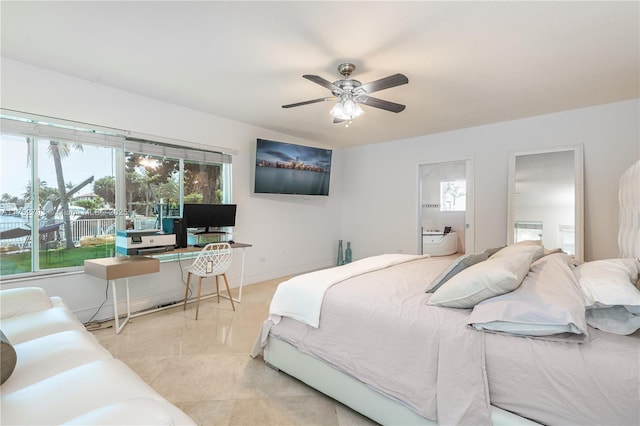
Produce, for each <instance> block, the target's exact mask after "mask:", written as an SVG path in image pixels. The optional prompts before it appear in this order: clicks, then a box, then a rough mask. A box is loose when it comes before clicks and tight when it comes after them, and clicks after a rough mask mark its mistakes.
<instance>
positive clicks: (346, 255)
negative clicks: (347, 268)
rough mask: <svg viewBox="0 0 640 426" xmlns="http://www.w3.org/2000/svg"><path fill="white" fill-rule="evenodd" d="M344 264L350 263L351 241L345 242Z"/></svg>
mask: <svg viewBox="0 0 640 426" xmlns="http://www.w3.org/2000/svg"><path fill="white" fill-rule="evenodd" d="M344 263H351V241H347V250H346V251H345V252H344Z"/></svg>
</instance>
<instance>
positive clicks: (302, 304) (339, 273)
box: [269, 254, 429, 328]
mask: <svg viewBox="0 0 640 426" xmlns="http://www.w3.org/2000/svg"><path fill="white" fill-rule="evenodd" d="M426 257H429V255H428V254H427V255H411V254H382V255H379V256H372V257H368V258H365V259H362V260H358V261H355V262H353V263H349V264H347V265H342V266H336V267H335V268H329V269H323V270H320V271H315V272H310V273H308V274H304V275H299V276H297V277H294V278H291V279H290V280H288V281H285V282H283V283H281V284H280V285H279V286H278V288H277V289H276V292H275V294H274V295H273V299H272V300H271V306H270V307H269V315H270V317H269V319H271V321H272V322H273V323H274V324H278V323H279V322H280V320H281V319H282V317H288V318H292V319H295V320H298V321H300V322H303V323H305V324H308V325H310V326H312V327H315V328H318V325H319V324H320V308H321V307H322V299H323V298H324V294H325V293H326V291H327V290H328V289H329V288H330V287H331V286H333V285H335V284H337V283H339V282H342V281H344V280H347V279H349V278H353V277H356V276H358V275H362V274H366V273H367V272H373V271H378V270H380V269H385V268H388V267H390V266H393V265H398V264H400V263H404V262H409V261H412V260H416V259H423V258H426Z"/></svg>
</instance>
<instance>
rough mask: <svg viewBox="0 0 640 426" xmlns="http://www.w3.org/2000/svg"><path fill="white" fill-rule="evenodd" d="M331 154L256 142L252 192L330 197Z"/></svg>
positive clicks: (320, 150) (308, 148)
mask: <svg viewBox="0 0 640 426" xmlns="http://www.w3.org/2000/svg"><path fill="white" fill-rule="evenodd" d="M331 154H332V151H331V150H330V149H326V148H314V147H311V146H303V145H295V144H291V143H285V142H276V141H270V140H266V139H258V140H257V142H256V169H255V182H254V183H255V185H254V192H255V193H258V194H297V195H329V176H330V174H331Z"/></svg>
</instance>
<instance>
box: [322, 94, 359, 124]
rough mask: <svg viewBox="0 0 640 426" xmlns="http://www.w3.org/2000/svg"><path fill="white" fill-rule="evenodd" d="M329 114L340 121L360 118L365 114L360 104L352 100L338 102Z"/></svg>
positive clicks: (345, 99) (342, 99)
mask: <svg viewBox="0 0 640 426" xmlns="http://www.w3.org/2000/svg"><path fill="white" fill-rule="evenodd" d="M329 113H330V114H331V115H332V116H333V117H335V118H337V119H340V120H352V119H354V118H358V117H360V116H361V115H362V114H364V110H363V109H362V107H361V106H360V105H359V104H358V102H356V101H354V100H353V99H351V98H341V99H339V100H338V102H336V104H335V105H334V106H333V108H331V111H329Z"/></svg>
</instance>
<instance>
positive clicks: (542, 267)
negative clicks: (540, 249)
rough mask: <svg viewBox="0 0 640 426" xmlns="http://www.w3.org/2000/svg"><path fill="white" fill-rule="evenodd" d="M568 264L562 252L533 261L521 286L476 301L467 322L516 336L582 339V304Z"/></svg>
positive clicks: (583, 315)
mask: <svg viewBox="0 0 640 426" xmlns="http://www.w3.org/2000/svg"><path fill="white" fill-rule="evenodd" d="M571 263H572V260H571V258H570V257H569V256H568V255H566V254H564V253H559V254H551V255H548V256H545V257H543V258H542V259H540V260H538V261H536V262H534V263H532V264H531V269H530V271H529V273H528V274H527V276H526V277H525V278H524V280H523V282H522V285H521V286H520V287H518V288H517V289H516V290H514V291H512V292H511V293H507V294H503V295H501V296H497V297H493V298H491V299H487V300H485V301H483V302H480V303H478V304H477V305H476V306H475V307H474V308H473V312H471V315H469V318H468V321H467V323H468V324H471V325H472V326H473V327H474V328H476V329H478V330H490V331H497V332H502V333H508V334H514V335H517V336H535V337H540V336H556V337H554V338H553V339H552V340H558V338H559V337H558V336H557V335H561V334H564V333H571V334H572V335H573V336H572V337H571V338H569V339H568V340H572V339H573V340H575V339H577V338H578V337H579V338H583V337H584V335H586V334H587V323H586V321H585V307H584V303H583V300H582V293H581V291H580V289H579V288H578V284H577V282H576V278H575V276H574V275H573V271H572V270H571V267H570V266H569V265H570V264H571ZM576 335H577V336H576ZM563 337H564V336H563ZM562 340H567V338H566V337H564V338H563V339H562Z"/></svg>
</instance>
